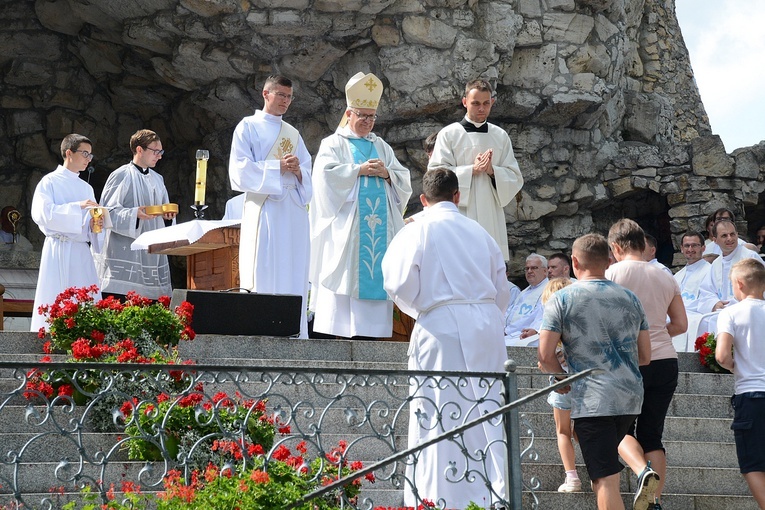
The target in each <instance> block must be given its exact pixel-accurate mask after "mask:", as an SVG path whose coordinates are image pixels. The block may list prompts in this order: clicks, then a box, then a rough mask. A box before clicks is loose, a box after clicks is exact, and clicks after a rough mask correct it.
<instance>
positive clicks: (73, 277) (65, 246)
mask: <svg viewBox="0 0 765 510" xmlns="http://www.w3.org/2000/svg"><path fill="white" fill-rule="evenodd" d="M83 200H92V201H94V202H95V201H96V197H95V195H94V194H93V188H92V187H91V186H90V184H88V183H87V182H85V181H83V180H82V179H80V177H79V175H78V174H77V173H75V172H72V171H71V170H68V169H66V168H64V167H63V166H61V165H59V166H58V168H56V169H55V170H54V171H53V172H51V173H49V174H47V175H45V176H44V177H43V178H42V180H41V181H40V182H39V183H38V184H37V187H36V188H35V193H34V196H33V197H32V219H33V220H34V222H35V223H37V225H38V226H39V227H40V230H41V231H42V233H43V234H45V242H44V243H43V249H42V256H41V258H40V273H39V276H38V280H37V289H36V291H35V303H34V309H33V311H32V325H31V328H30V329H31V331H38V330H39V329H40V328H41V327H45V329H46V330H47V326H48V325H47V324H46V322H45V317H44V316H42V315H40V314H38V313H37V309H38V308H39V307H40V306H41V305H52V304H53V302H54V301H55V300H56V296H57V295H58V294H60V293H61V292H62V291H64V290H66V289H67V288H69V287H89V286H91V285H98V284H99V280H98V274H97V273H96V267H95V264H94V262H93V255H92V253H91V247H92V250H93V251H94V252H98V251H99V250H100V249H101V246H100V239H99V236H98V235H96V234H94V233H93V232H91V231H90V213H89V212H88V210H86V209H82V208H81V207H80V202H82V201H83ZM88 243H91V246H88ZM100 298H101V296H100V294H98V295H97V296H96V299H100Z"/></svg>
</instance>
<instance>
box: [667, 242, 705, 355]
mask: <svg viewBox="0 0 765 510" xmlns="http://www.w3.org/2000/svg"><path fill="white" fill-rule="evenodd" d="M680 250H681V251H682V253H683V255H684V256H685V262H686V265H685V267H683V268H682V269H681V270H680V271H678V272H677V273H675V275H674V277H675V280H676V281H677V284H678V285H679V286H680V296H681V297H682V298H683V304H684V305H685V313H686V315H687V316H688V331H686V332H685V333H683V334H680V335H676V336H674V337H672V343H673V345H674V346H675V350H677V351H679V352H689V351H693V350H694V341H695V340H696V336H695V334H696V331H697V329H698V325H699V321H701V319H702V314H701V313H699V312H698V311H697V310H696V306H697V304H698V303H697V301H698V299H699V292H700V287H701V282H703V281H704V280H705V279H706V277H707V275H708V274H709V270H710V268H711V266H710V264H709V262H707V261H706V260H705V259H704V258H703V257H702V254H703V253H704V236H703V235H702V234H701V233H700V232H687V233H685V234H684V235H683V237H682V239H681V242H680Z"/></svg>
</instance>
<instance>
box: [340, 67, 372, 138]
mask: <svg viewBox="0 0 765 510" xmlns="http://www.w3.org/2000/svg"><path fill="white" fill-rule="evenodd" d="M382 93H383V83H382V81H380V78H378V77H377V76H375V75H374V74H372V73H369V74H364V73H362V72H358V73H356V74H354V75H353V76H351V79H350V80H348V83H347V84H346V85H345V102H346V104H347V105H348V108H370V109H372V110H377V106H378V105H379V104H380V97H382ZM347 122H348V116H347V115H345V113H343V118H342V119H341V120H340V126H339V127H343V126H345V125H346V124H347Z"/></svg>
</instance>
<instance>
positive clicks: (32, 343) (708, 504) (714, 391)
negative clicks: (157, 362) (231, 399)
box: [0, 332, 757, 510]
mask: <svg viewBox="0 0 765 510" xmlns="http://www.w3.org/2000/svg"><path fill="white" fill-rule="evenodd" d="M41 345H42V341H41V340H39V339H38V338H37V337H36V335H35V334H33V333H19V332H5V333H0V359H1V360H3V361H36V360H37V359H39V357H40V352H41ZM406 349H407V344H405V343H397V342H365V341H354V342H351V341H334V340H294V339H276V338H261V337H255V338H250V337H221V336H204V335H200V336H199V337H197V339H196V340H194V341H193V342H190V343H183V344H181V351H182V356H183V357H185V358H191V359H195V360H196V361H197V363H199V364H208V363H209V364H224V365H225V364H230V365H248V366H277V367H278V366H284V367H313V368H317V369H320V368H344V369H355V368H359V369H377V370H402V369H405V368H406ZM508 354H509V357H510V358H511V359H514V360H515V361H516V362H517V363H518V366H519V368H518V370H517V372H518V374H519V380H518V385H519V388H520V392H521V396H523V395H527V394H529V393H532V392H534V391H538V390H539V389H543V388H545V387H546V386H547V378H546V377H544V376H541V375H540V374H539V372H538V371H537V370H536V368H535V367H536V351H535V349H531V348H523V347H513V348H508ZM680 370H681V374H680V381H679V386H678V389H677V393H676V395H675V398H674V400H673V402H672V405H671V407H670V413H669V417H668V418H667V422H666V429H665V445H666V447H667V457H668V464H669V471H668V475H667V486H666V489H665V493H666V494H665V497H664V508H665V509H668V510H669V509H678V510H706V509H709V510H711V509H715V510H719V509H730V510H733V509H735V510H749V509H753V510H754V509H756V508H757V505H756V503H755V502H754V500H753V498H751V497H750V496H749V492H748V489H747V487H746V483H745V482H744V480H743V478H742V477H741V475H740V474H739V472H738V468H737V462H736V454H735V447H734V444H733V434H732V432H731V430H730V422H731V417H732V410H731V408H730V403H729V396H730V395H731V394H732V391H733V378H732V376H731V375H720V374H711V373H706V372H703V371H702V368H701V366H700V365H699V363H698V359H697V357H696V355H695V354H692V353H682V354H681V355H680ZM12 383H13V381H10V380H3V379H0V387H1V388H3V389H5V388H7V387H9V385H11V384H12ZM402 391H403V389H402ZM521 411H522V413H523V419H525V420H526V422H528V424H529V425H530V428H531V429H532V430H533V434H534V437H533V446H534V450H535V451H536V453H537V454H538V458H537V459H536V460H530V459H529V458H524V459H523V477H524V480H526V481H527V482H528V481H529V480H530V479H531V477H535V478H536V479H537V480H538V482H539V484H540V487H539V489H537V490H536V496H537V498H538V499H539V508H540V509H560V508H566V509H567V510H578V509H591V508H594V507H595V500H594V496H593V494H592V492H591V490H590V486H589V485H590V484H589V483H588V482H589V479H588V478H587V473H586V470H585V468H584V465H583V463H582V461H581V453H580V452H579V448H578V447H576V452H577V463H578V466H577V467H578V470H579V475H580V477H582V480H583V482H584V483H583V485H584V487H585V490H584V492H583V493H577V494H561V493H558V492H556V489H557V487H558V485H559V484H560V483H561V482H562V480H563V476H564V473H563V468H562V466H561V462H560V458H559V457H558V452H557V445H556V441H555V432H554V422H553V418H552V412H551V409H550V407H549V405H548V404H547V403H546V401H545V399H544V398H541V399H538V400H535V401H533V402H531V403H530V404H528V405H526V406H524V408H522V410H521ZM23 418H24V413H23V407H21V406H19V407H18V408H16V409H14V408H13V407H11V408H9V409H6V410H5V411H3V412H2V413H0V431H1V432H0V454H2V455H4V452H5V451H6V450H7V448H8V447H9V446H10V445H11V444H13V442H14V441H17V442H18V441H23V440H24V437H25V436H24V426H23ZM341 422H342V416H341V415H340V413H339V412H338V416H334V417H332V416H331V417H329V419H328V421H327V424H328V425H329V426H330V427H332V426H334V425H333V424H337V426H338V429H337V430H341V428H340V427H341V426H342V423H341ZM522 424H523V422H522ZM399 430H401V431H402V434H405V433H406V427H405V425H403V426H402V428H401V429H399ZM328 432H332V431H328ZM104 436H105V435H98V434H93V437H92V438H90V440H91V441H92V443H93V444H96V445H99V444H100V445H107V444H109V443H110V441H112V438H111V437H104ZM330 437H332V436H330ZM341 437H346V438H347V434H346V436H343V435H342V434H338V436H337V438H341ZM396 442H397V444H398V445H399V447H403V446H405V445H406V439H405V437H404V436H403V435H402V436H397V438H396ZM531 442H532V438H531V437H530V435H529V434H528V433H527V430H526V426H524V428H523V435H522V439H521V447H522V448H524V447H526V446H528V445H529V444H530V443H531ZM65 449H66V445H59V444H57V443H55V442H54V443H52V446H51V447H50V448H47V449H46V448H38V450H39V452H38V453H36V455H39V462H40V463H48V462H50V463H53V464H55V463H56V462H57V461H58V459H59V455H60V452H61V451H62V450H65ZM51 451H53V452H56V453H55V454H54V455H50V454H49V453H48V452H51ZM384 454H385V452H383V451H378V450H375V449H370V450H369V452H368V454H367V456H368V458H363V459H360V460H363V461H372V460H376V459H377V458H379V457H380V456H381V455H384ZM116 467H119V468H121V469H125V470H126V471H128V472H137V471H138V468H139V466H137V465H131V463H130V462H127V461H126V462H124V463H123V462H120V463H119V466H117V464H115V468H116ZM42 471H44V472H46V473H51V472H52V468H51V469H43V470H42ZM33 478H34V477H31V478H30V483H34V480H33ZM635 482H636V479H635V476H634V475H632V473H631V472H630V471H629V469H625V470H624V471H623V473H622V477H621V487H622V492H623V493H624V499H625V503H626V504H627V508H631V506H632V492H633V490H634V486H635ZM40 483H41V484H42V483H43V482H40ZM48 483H49V482H48ZM381 485H383V484H379V485H378V486H375V487H373V488H371V489H369V490H368V491H366V495H368V496H369V497H371V498H372V499H373V501H374V504H375V506H377V505H385V506H388V505H390V506H394V505H399V504H401V501H402V495H401V492H399V491H395V490H391V489H387V488H385V487H382V486H381ZM386 485H387V484H386ZM48 488H49V487H48V486H47V485H42V486H41V487H40V489H39V490H40V492H46V491H47V489H48ZM0 499H4V497H0ZM531 501H532V498H531V496H530V494H528V493H526V494H525V495H524V508H531ZM3 502H4V501H3Z"/></svg>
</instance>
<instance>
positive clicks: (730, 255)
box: [688, 219, 762, 337]
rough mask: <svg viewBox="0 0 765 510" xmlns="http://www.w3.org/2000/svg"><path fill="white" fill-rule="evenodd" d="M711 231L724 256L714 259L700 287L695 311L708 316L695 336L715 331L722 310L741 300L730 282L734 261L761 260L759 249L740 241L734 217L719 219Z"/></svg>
mask: <svg viewBox="0 0 765 510" xmlns="http://www.w3.org/2000/svg"><path fill="white" fill-rule="evenodd" d="M712 234H713V235H714V237H715V243H717V245H718V246H719V247H720V251H721V252H722V256H720V257H717V258H716V259H715V260H714V262H712V264H711V267H710V268H709V274H707V276H706V278H704V280H703V281H702V282H701V285H700V286H699V298H698V300H697V302H696V311H697V312H699V313H702V314H705V315H706V316H705V317H704V318H703V319H702V320H701V322H700V324H699V326H698V329H697V331H696V332H695V337H698V336H700V335H701V334H703V333H705V332H716V331H717V314H718V313H719V311H720V310H722V309H723V308H725V307H727V306H730V305H732V304H734V303H737V302H738V300H737V299H736V296H734V295H733V286H732V284H731V281H730V269H731V267H732V266H733V264H735V263H736V262H738V261H739V260H743V259H745V258H751V259H756V260H759V261H760V262H762V258H760V255H759V254H758V253H757V252H754V251H752V250H750V249H748V248H746V247H745V246H743V245H740V244H738V232H737V231H736V225H735V224H734V223H733V222H732V221H731V220H728V219H722V220H718V221H716V222H715V224H714V226H713V227H712ZM688 333H689V335H691V336H693V335H694V332H693V331H690V330H689V331H688Z"/></svg>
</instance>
